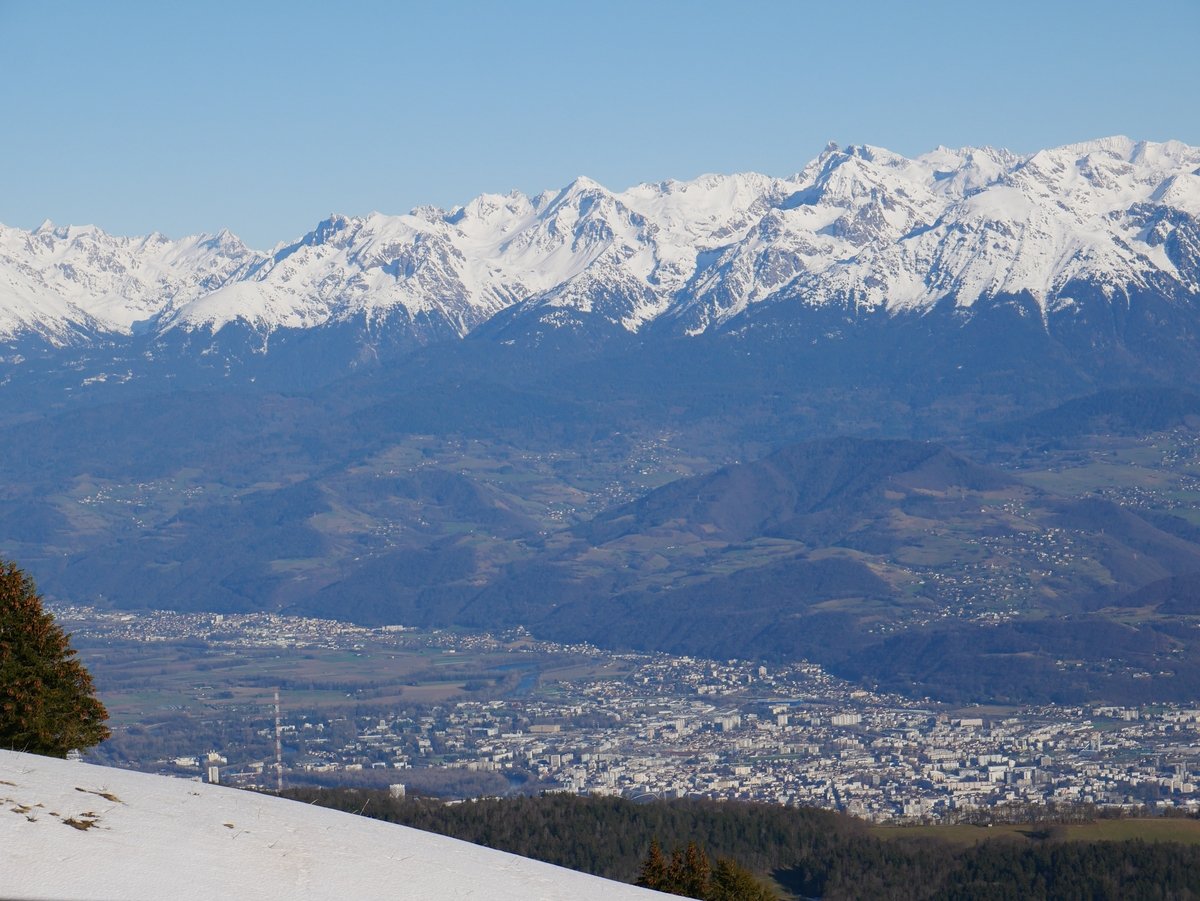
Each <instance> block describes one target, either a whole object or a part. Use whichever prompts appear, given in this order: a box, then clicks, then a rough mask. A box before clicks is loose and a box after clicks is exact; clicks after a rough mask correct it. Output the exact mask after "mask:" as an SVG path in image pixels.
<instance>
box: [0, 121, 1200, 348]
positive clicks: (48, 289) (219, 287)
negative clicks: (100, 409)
mask: <svg viewBox="0 0 1200 901" xmlns="http://www.w3.org/2000/svg"><path fill="white" fill-rule="evenodd" d="M1096 292H1098V293H1099V294H1100V295H1102V296H1103V297H1105V298H1108V299H1110V300H1112V301H1113V302H1114V303H1116V302H1121V300H1123V299H1127V298H1129V297H1131V296H1135V295H1137V294H1139V293H1151V294H1154V295H1155V296H1162V297H1167V298H1178V297H1193V296H1195V295H1196V294H1197V293H1198V292H1200V148H1195V147H1189V146H1187V145H1184V144H1180V143H1178V142H1166V143H1151V142H1145V141H1142V142H1137V141H1133V140H1130V139H1128V138H1123V137H1115V138H1105V139H1101V140H1096V141H1089V142H1085V143H1080V144H1071V145H1067V146H1064V147H1058V148H1054V149H1050V150H1042V151H1039V152H1037V153H1034V154H1031V155H1028V156H1022V155H1018V154H1014V153H1010V152H1008V151H1004V150H994V149H991V148H982V149H977V148H965V149H961V150H949V149H945V148H939V149H937V150H935V151H933V152H931V153H927V154H924V155H922V156H918V157H916V158H914V159H907V158H905V157H903V156H900V155H898V154H895V153H891V152H889V151H887V150H884V149H882V148H876V147H867V146H859V147H848V148H844V149H843V148H839V147H837V146H835V145H830V146H829V147H828V148H827V149H826V150H825V151H824V152H823V153H822V154H821V155H820V156H819V157H818V158H817V159H815V160H813V161H812V162H811V163H809V164H808V165H807V166H805V167H804V168H803V169H802V170H801V171H800V172H798V173H797V174H795V175H793V176H790V177H787V178H772V177H768V176H764V175H757V174H742V175H710V176H703V177H701V178H697V179H694V180H692V181H682V182H681V181H666V182H661V183H657V184H643V185H638V186H635V187H633V188H630V189H629V190H626V191H623V192H619V193H617V192H613V191H610V190H608V189H607V188H605V187H604V186H602V185H599V184H597V183H596V182H594V181H591V180H589V179H586V178H579V179H576V180H575V181H574V182H572V183H571V184H569V185H567V186H566V187H565V188H563V189H562V190H560V191H547V192H545V193H542V194H539V195H536V196H532V197H529V196H526V195H524V194H521V193H519V192H513V193H511V194H507V195H490V194H489V195H483V196H480V197H477V198H475V199H474V200H472V201H470V202H469V203H467V204H465V205H463V206H461V207H456V208H454V209H452V210H441V209H434V208H421V209H417V210H414V211H413V212H412V213H410V214H408V215H402V216H390V215H383V214H379V213H372V214H371V215H368V216H364V217H346V216H331V217H330V218H329V219H327V220H325V221H324V222H322V223H320V224H319V225H318V226H317V227H316V228H315V229H314V230H313V231H311V232H310V233H309V234H307V235H305V236H304V237H302V238H300V239H299V240H297V241H295V242H293V243H291V244H287V245H280V246H279V247H277V248H276V249H275V250H274V251H273V252H272V253H270V254H266V253H259V252H257V251H252V250H249V249H248V248H246V247H245V246H244V245H243V244H242V243H241V242H240V241H238V240H237V239H236V238H234V237H233V236H231V235H228V234H226V233H222V234H220V235H217V236H215V237H210V236H203V235H202V236H199V237H193V238H185V239H182V240H179V241H169V240H167V239H165V238H162V237H161V236H158V235H151V236H150V237H147V238H114V237H111V236H109V235H106V234H105V233H104V232H102V231H100V230H98V229H95V228H92V227H82V228H80V227H55V226H53V225H50V224H47V225H45V226H43V227H41V228H38V229H36V230H35V231H32V232H26V231H22V230H20V229H12V228H3V227H0V338H18V337H22V336H34V337H40V338H41V339H43V340H44V341H47V342H49V343H50V344H60V345H61V344H79V343H80V342H87V341H89V340H95V339H96V338H97V337H100V338H101V339H103V338H106V337H108V338H111V337H113V336H127V335H130V334H151V335H161V336H166V335H169V334H172V333H174V334H180V333H183V334H190V333H200V334H209V333H215V332H219V331H220V330H221V329H222V328H224V327H225V326H227V325H229V324H231V323H240V324H241V325H242V326H243V327H245V328H248V329H250V330H251V331H252V332H254V333H255V334H257V335H260V336H268V335H270V334H271V333H272V332H273V331H275V330H278V329H288V330H308V329H314V328H320V327H324V326H330V325H338V324H342V323H352V324H354V325H355V327H356V328H359V329H361V330H362V332H363V334H364V335H366V336H368V340H369V338H370V336H371V335H373V334H377V333H379V332H380V331H382V330H384V329H385V328H388V329H391V330H393V331H395V330H396V329H399V331H400V332H402V333H403V334H404V335H406V336H407V337H408V338H411V339H415V340H416V341H418V342H423V341H429V340H433V339H435V338H445V337H448V336H456V335H457V336H463V335H466V334H467V333H469V332H471V331H472V330H474V329H476V328H477V327H478V326H480V325H481V324H483V323H485V322H487V321H488V320H490V319H492V318H493V317H495V316H496V314H498V313H500V312H503V311H506V310H513V311H514V315H515V316H516V317H518V318H520V317H524V316H528V317H531V318H532V319H533V320H535V321H537V322H540V323H542V324H544V325H546V326H548V327H551V328H553V327H555V326H556V325H564V324H568V323H570V324H578V323H579V322H581V321H584V320H589V319H590V320H593V321H596V322H598V323H602V324H603V325H604V326H605V327H613V328H617V329H623V330H625V331H627V332H639V331H641V330H643V329H644V328H645V327H646V326H647V325H648V324H650V323H653V322H656V321H662V322H664V323H666V324H667V325H668V326H669V330H670V331H672V332H674V333H686V334H697V333H700V332H704V331H708V330H711V329H713V328H715V327H719V326H721V325H722V324H724V323H726V322H728V321H729V320H730V319H732V318H733V317H735V316H737V315H739V314H740V313H743V312H745V311H746V310H748V309H750V308H753V307H755V306H756V305H759V304H764V303H768V302H770V301H778V300H790V301H797V302H799V303H800V304H801V305H804V306H810V307H811V306H826V305H831V304H833V305H838V306H840V307H843V308H851V309H855V310H863V309H868V310H885V311H887V312H899V311H914V310H915V311H923V310H928V309H931V308H933V307H934V306H935V305H937V304H939V303H940V302H942V301H944V300H947V299H950V300H952V301H953V303H954V305H955V306H957V307H959V308H964V309H965V308H969V307H970V306H972V305H973V304H974V303H975V302H977V301H978V300H979V299H980V298H989V297H997V296H1003V295H1017V294H1025V295H1028V296H1029V297H1030V298H1032V300H1033V301H1034V302H1035V303H1036V304H1037V305H1038V306H1039V307H1040V309H1041V312H1042V315H1043V318H1045V317H1046V316H1047V315H1048V314H1050V313H1053V312H1055V311H1061V310H1063V309H1071V308H1072V307H1074V306H1075V305H1076V304H1077V303H1078V302H1079V298H1080V296H1081V295H1087V294H1089V293H1096ZM397 323H398V324H399V325H397ZM266 346H267V342H265V341H264V342H262V347H263V348H264V349H265V348H266Z"/></svg>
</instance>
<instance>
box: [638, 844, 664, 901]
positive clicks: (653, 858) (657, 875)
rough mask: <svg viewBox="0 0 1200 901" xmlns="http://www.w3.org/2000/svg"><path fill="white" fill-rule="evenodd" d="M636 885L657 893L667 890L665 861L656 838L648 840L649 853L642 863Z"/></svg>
mask: <svg viewBox="0 0 1200 901" xmlns="http://www.w3.org/2000/svg"><path fill="white" fill-rule="evenodd" d="M636 884H637V885H640V886H641V887H642V888H652V889H654V890H655V891H659V892H662V891H666V890H667V859H666V857H664V856H663V852H662V846H661V845H660V844H659V843H658V839H657V838H654V839H651V840H650V851H649V852H648V853H647V854H646V859H645V860H643V861H642V868H641V870H640V871H639V872H638V878H637V883H636Z"/></svg>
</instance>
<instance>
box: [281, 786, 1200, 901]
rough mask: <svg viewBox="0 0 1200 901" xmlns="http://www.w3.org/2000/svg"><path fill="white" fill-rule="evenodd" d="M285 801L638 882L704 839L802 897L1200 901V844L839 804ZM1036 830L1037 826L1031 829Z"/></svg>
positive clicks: (324, 794) (303, 796) (705, 845)
mask: <svg viewBox="0 0 1200 901" xmlns="http://www.w3.org/2000/svg"><path fill="white" fill-rule="evenodd" d="M287 795H288V797H292V798H294V799H296V800H299V801H303V802H306V803H316V804H323V805H326V806H330V807H334V808H337V809H340V810H346V811H352V812H356V813H362V814H364V815H367V816H373V817H378V818H380V819H385V820H388V821H391V822H396V823H402V824H405V825H408V826H415V827H417V828H419V829H428V830H431V831H434V832H439V833H442V834H443V835H450V836H453V837H455V838H460V839H464V840H466V841H470V842H475V843H478V844H483V845H487V846H488V847H493V848H499V849H501V850H505V851H511V852H513V853H516V854H522V855H526V856H530V857H535V858H537V859H539V860H545V861H549V862H550V863H555V864H559V865H560V866H566V867H570V868H572V869H578V870H583V871H585V872H589V873H595V874H597V875H602V876H607V877H609V878H613V879H619V880H622V881H625V882H633V881H634V880H635V879H636V878H637V875H638V871H639V867H640V864H641V861H642V860H643V859H644V858H645V856H646V853H647V850H648V849H649V847H650V843H651V841H652V840H657V841H658V842H659V843H660V844H661V845H662V846H663V847H666V848H670V847H682V846H684V845H686V844H687V843H688V842H695V843H696V844H697V845H698V846H699V847H700V848H702V849H704V850H705V851H706V852H707V853H708V854H709V856H710V857H714V858H715V857H727V858H731V859H733V860H735V861H737V862H738V863H740V864H741V865H743V866H745V867H748V868H749V869H751V870H752V871H755V872H757V873H759V874H760V875H762V876H771V877H773V878H774V879H775V880H776V881H777V883H778V884H779V885H780V886H781V887H783V888H784V889H786V890H787V891H789V892H793V893H795V894H796V895H797V896H800V897H819V898H824V899H828V901H839V899H862V898H890V899H895V901H908V899H913V901H918V899H919V901H940V899H947V901H948V899H967V898H972V899H974V898H997V899H1000V898H1012V899H1062V898H1081V899H1082V898H1090V899H1112V901H1117V899H1122V901H1123V899H1127V898H1129V899H1180V901H1182V899H1187V898H1194V897H1198V896H1200V847H1197V846H1194V845H1182V844H1172V843H1157V844H1147V843H1143V842H1140V841H1123V842H1086V841H1072V842H1064V841H1061V840H1056V839H1055V837H1054V836H1055V833H1054V830H1052V829H1046V830H1042V831H1041V832H1039V833H1038V835H1040V836H1041V837H1040V838H1035V839H1034V840H1031V841H1023V840H1019V839H1013V838H1011V837H1010V838H1008V839H994V840H984V836H985V835H986V830H980V833H981V837H980V838H981V840H980V841H979V842H978V843H976V844H974V845H966V846H962V845H951V844H948V843H945V842H942V841H938V840H935V839H915V838H913V839H906V838H903V837H900V838H896V837H892V838H889V839H888V840H883V839H881V838H879V837H877V836H876V835H874V834H873V833H871V832H870V831H869V830H868V828H867V827H866V825H865V824H864V823H862V822H861V821H858V820H854V819H851V818H849V817H846V816H844V815H841V814H836V813H832V812H830V811H821V810H814V809H808V808H786V807H778V806H774V805H761V804H742V803H733V802H712V801H683V800H679V801H657V802H652V803H648V804H635V803H633V802H631V801H626V800H622V799H619V798H580V797H576V796H573V795H545V796H542V797H537V798H509V799H494V800H482V801H468V802H465V803H461V804H452V805H448V804H443V803H441V802H439V801H433V800H428V799H421V798H409V799H399V800H398V799H393V798H391V797H389V796H388V795H387V794H386V793H384V792H368V791H355V790H329V789H325V790H320V789H295V790H291V791H289V792H287ZM1031 834H1032V831H1031Z"/></svg>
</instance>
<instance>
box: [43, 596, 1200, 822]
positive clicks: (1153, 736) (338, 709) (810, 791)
mask: <svg viewBox="0 0 1200 901" xmlns="http://www.w3.org/2000/svg"><path fill="white" fill-rule="evenodd" d="M55 613H56V615H57V616H58V618H59V619H60V620H61V621H62V622H63V623H64V625H65V626H66V627H67V628H68V629H69V630H70V631H71V632H72V633H73V636H74V641H75V642H76V644H77V645H78V646H79V647H80V649H81V656H82V658H83V659H84V661H85V662H87V663H88V664H89V665H96V672H97V679H98V684H99V689H100V692H101V696H102V698H104V699H105V700H106V702H107V703H109V704H110V706H113V705H114V702H116V704H117V705H118V706H119V705H120V703H121V702H122V700H123V699H126V700H127V698H125V696H124V695H120V693H119V692H117V691H116V689H113V690H112V691H110V690H109V689H108V687H107V685H106V681H107V677H106V672H107V671H108V667H109V665H110V664H106V663H105V662H104V659H105V658H104V657H103V655H102V653H101V651H102V649H104V648H116V649H117V653H116V655H115V656H116V657H118V658H119V659H121V660H122V661H128V660H131V659H134V658H136V657H137V656H138V654H139V653H143V652H144V653H152V652H155V651H156V650H161V649H163V648H176V649H187V650H188V652H189V653H191V654H198V655H200V657H201V658H204V659H201V660H200V662H199V663H198V664H196V665H195V668H194V670H189V669H187V668H186V667H185V668H184V669H185V673H184V677H185V678H187V679H190V680H191V685H190V688H191V696H192V699H193V700H192V701H189V702H187V703H181V704H177V705H170V706H172V707H174V708H175V709H173V710H153V709H150V708H149V707H147V708H145V709H140V710H137V711H136V713H137V714H138V716H139V718H140V719H142V720H144V721H143V722H141V723H138V724H133V723H132V722H122V721H121V719H120V718H119V717H117V718H116V719H115V721H114V732H115V735H114V738H113V739H112V740H110V742H108V743H106V744H105V745H102V746H101V747H100V748H99V749H97V751H95V752H93V754H94V755H98V759H100V760H102V761H103V762H118V763H120V764H121V765H123V766H129V767H133V768H136V769H140V770H146V771H151V772H161V773H171V774H175V775H183V776H191V777H194V778H206V779H209V780H219V781H222V782H225V783H229V784H236V785H244V786H261V787H268V788H274V787H276V785H277V783H278V782H279V781H280V780H284V781H286V782H287V783H288V784H292V783H293V782H303V783H309V784H312V783H318V784H327V785H335V784H344V783H347V782H351V783H353V782H355V781H356V780H357V781H362V780H367V779H371V780H373V781H372V782H371V783H370V784H377V785H390V786H392V787H393V791H394V792H396V793H399V792H402V791H404V789H403V788H402V786H406V785H413V784H414V782H415V783H416V784H417V785H422V784H428V781H427V779H426V780H424V781H422V779H421V778H420V777H428V776H429V775H430V774H432V773H439V774H441V775H443V776H447V777H454V776H461V777H462V781H460V782H458V783H457V784H459V785H460V787H461V786H474V788H473V789H469V790H468V792H467V793H472V792H475V793H505V792H513V791H567V792H574V793H579V794H620V795H624V796H626V797H631V798H641V797H688V796H692V797H708V798H738V799H748V800H756V801H764V802H772V803H778V804H791V805H810V806H818V807H825V808H832V809H839V810H843V811H846V812H848V813H851V814H854V815H856V816H859V817H862V818H864V819H868V820H871V821H874V822H914V821H969V820H971V819H972V818H978V817H980V816H986V815H995V814H996V813H999V812H1002V811H1005V810H1025V809H1027V808H1028V807H1029V806H1030V805H1033V806H1037V805H1050V804H1053V805H1059V806H1061V805H1071V804H1089V805H1095V806H1097V807H1101V808H1105V807H1109V808H1127V809H1133V808H1144V807H1150V808H1154V809H1158V810H1169V809H1181V810H1189V811H1195V810H1196V809H1198V808H1200V794H1197V790H1196V786H1197V783H1200V759H1198V757H1200V736H1198V734H1197V730H1198V729H1200V725H1198V724H1200V709H1191V708H1184V707H1181V706H1177V705H1158V706H1146V707H1136V708H1135V707H1111V706H1095V707H1061V706H1039V707H1025V708H974V709H951V708H948V707H945V706H943V705H938V704H935V703H933V702H931V701H928V700H926V701H913V700H909V699H904V698H900V697H897V696H892V695H883V694H879V693H873V692H870V691H865V690H862V689H860V688H857V687H855V686H853V685H850V684H848V683H846V682H844V681H841V680H839V679H836V678H834V677H832V676H830V675H828V674H827V673H825V672H824V671H823V670H822V669H821V668H820V667H818V666H815V665H813V664H809V663H797V664H794V665H788V666H762V665H759V664H756V663H749V662H744V661H736V660H730V661H713V660H702V659H696V658H692V657H685V656H670V655H666V654H653V655H643V654H616V653H612V652H608V651H604V650H601V649H598V648H595V647H592V646H590V645H561V644H554V643H549V642H544V641H537V640H534V639H533V638H532V637H531V636H529V635H528V634H526V633H524V632H523V631H520V630H518V631H517V632H514V633H509V634H505V635H499V636H490V635H473V634H461V633H453V632H445V631H432V632H431V631H418V630H413V629H406V628H404V627H400V626H391V627H384V628H380V629H367V628H362V627H358V626H354V625H350V624H346V623H339V622H333V621H328V620H316V619H307V618H295V617H283V616H277V615H271V614H249V615H224V616H222V615H219V614H180V613H166V612H145V613H129V612H106V611H99V610H95V609H92V608H85V607H60V608H56V609H55ZM139 649H140V650H139ZM255 650H258V651H262V650H265V651H268V652H272V657H271V659H273V660H276V661H282V662H283V664H284V665H285V666H286V665H287V663H288V661H289V660H290V659H291V658H293V657H297V656H299V655H301V654H305V653H309V654H311V652H313V651H327V652H331V653H346V654H349V655H351V657H352V658H353V659H354V660H356V661H358V662H360V663H361V664H363V665H366V666H367V667H368V668H370V667H372V666H373V665H374V663H376V662H378V663H379V665H380V667H382V662H383V661H385V660H388V659H391V660H395V659H396V657H397V655H398V654H409V655H418V656H420V657H421V658H422V659H426V660H434V661H435V662H439V661H450V662H456V661H459V660H470V659H473V658H475V657H478V655H487V657H488V662H487V667H486V668H488V671H487V673H482V672H481V674H480V675H477V676H475V677H468V678H466V679H465V680H464V681H462V682H460V683H459V684H455V685H452V686H450V690H449V692H448V693H445V696H444V697H443V698H442V699H440V700H438V699H437V696H436V695H432V696H431V695H421V694H420V686H417V687H416V689H413V690H415V691H416V692H417V697H418V698H421V697H424V698H425V700H416V699H414V700H413V701H411V702H408V701H406V700H405V699H404V692H403V691H400V692H399V695H400V700H392V701H391V702H389V701H388V700H387V697H388V694H389V692H388V690H387V688H386V686H383V687H381V685H380V684H379V683H373V685H372V686H371V687H364V688H358V689H354V690H351V691H347V692H344V693H340V694H339V697H341V698H344V702H343V703H340V704H336V705H333V706H330V705H329V704H328V703H326V704H324V705H320V704H311V705H308V704H306V703H305V701H304V697H305V696H304V694H303V692H299V691H292V690H289V689H288V688H286V687H285V688H284V690H283V691H282V702H281V705H280V708H279V716H278V719H276V718H275V708H274V705H273V697H272V695H273V693H272V692H271V691H269V690H267V687H268V686H265V683H266V681H269V680H264V679H259V680H257V683H256V685H253V686H251V687H250V689H251V690H252V691H253V692H254V693H253V694H252V695H251V696H250V698H249V700H247V696H245V695H244V694H241V693H239V691H244V690H245V686H236V685H228V684H221V683H220V682H219V680H218V678H217V677H215V676H212V675H211V674H212V673H213V672H215V671H216V670H215V666H216V665H215V664H214V663H213V662H212V655H217V656H218V657H222V658H225V659H230V658H232V659H235V660H238V659H241V658H242V657H244V656H245V655H248V654H250V653H252V652H254V651H255ZM389 652H390V653H389ZM498 660H499V661H503V660H510V662H508V663H504V662H500V663H497V661H498ZM97 664H98V665H97ZM482 666H483V664H480V665H479V666H477V667H475V668H476V669H480V668H481V667H482ZM160 672H165V670H160ZM497 672H499V673H505V672H509V673H511V676H510V677H508V678H503V679H502V678H491V675H492V674H495V673H497ZM206 673H207V674H208V676H209V678H205V674H206ZM563 673H567V674H570V673H575V674H576V675H575V676H574V677H573V678H552V677H553V676H554V675H555V674H563ZM327 679H328V680H329V682H330V684H333V683H336V682H337V674H336V672H335V671H334V670H330V674H329V675H328V677H327ZM418 681H419V680H410V681H409V682H408V683H407V684H408V685H410V686H412V685H415V684H416V682H418ZM326 687H329V686H328V685H326ZM135 688H136V686H135ZM443 688H445V686H443ZM126 690H127V689H126V688H122V689H121V691H126ZM231 699H232V700H233V701H237V703H223V701H226V702H228V701H230V700H231ZM142 700H143V701H145V698H143V699H142ZM156 716H158V717H160V718H165V719H169V718H171V717H173V718H174V720H175V722H176V723H178V722H179V721H181V720H185V721H186V722H188V723H190V724H191V725H190V729H189V731H187V732H185V733H182V734H183V735H184V736H186V738H185V739H184V740H185V741H186V743H188V744H190V745H191V747H190V748H186V749H181V748H180V747H179V746H178V744H176V746H174V747H171V745H170V742H169V741H167V742H157V743H156V742H154V741H151V740H148V738H147V737H148V736H153V734H154V730H155V717H156ZM231 723H235V724H238V723H240V726H241V728H231ZM135 734H139V735H140V736H141V738H140V739H139V741H138V742H132V738H129V740H128V741H127V742H126V743H127V745H128V748H135V749H140V750H138V751H136V752H133V753H131V752H130V751H129V750H128V748H127V750H126V751H125V753H124V756H123V757H121V758H120V759H117V760H115V761H114V759H113V757H112V756H111V752H109V751H107V750H106V749H107V748H109V747H110V746H116V747H119V746H121V743H122V741H123V740H125V739H126V738H127V737H129V736H133V735H135ZM172 734H173V735H175V736H177V738H176V743H178V741H179V738H178V736H179V735H180V734H181V733H180V732H179V731H178V729H176V730H175V731H174V732H173V733H172ZM277 736H278V738H279V757H278V761H280V762H281V763H282V767H281V768H277V766H278V764H277V757H276V737H277ZM164 749H166V751H165V753H164ZM106 755H109V756H106ZM453 782H454V780H453V779H450V781H449V783H447V784H451V783H453Z"/></svg>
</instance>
